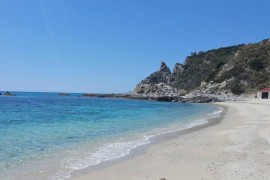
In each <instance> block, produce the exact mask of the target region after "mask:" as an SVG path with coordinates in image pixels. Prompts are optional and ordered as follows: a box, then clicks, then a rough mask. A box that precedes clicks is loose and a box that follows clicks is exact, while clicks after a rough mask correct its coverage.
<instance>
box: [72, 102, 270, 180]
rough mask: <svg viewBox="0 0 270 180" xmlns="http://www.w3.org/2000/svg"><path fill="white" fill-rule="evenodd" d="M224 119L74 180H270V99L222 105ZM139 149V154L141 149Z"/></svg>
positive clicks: (166, 139) (169, 139)
mask: <svg viewBox="0 0 270 180" xmlns="http://www.w3.org/2000/svg"><path fill="white" fill-rule="evenodd" d="M217 105H220V106H223V107H225V110H224V112H223V115H222V117H221V119H216V121H217V122H210V123H209V124H207V125H203V126H202V127H197V128H192V129H190V130H189V131H188V132H186V133H181V132H179V133H178V134H177V133H174V135H172V136H171V137H170V138H164V139H163V140H160V141H159V142H157V143H152V144H151V145H149V146H147V147H146V148H145V149H144V150H141V152H137V153H136V149H135V150H134V151H133V152H131V153H130V155H129V157H127V158H124V159H122V160H121V159H120V160H118V161H115V162H112V163H107V164H106V163H104V165H102V164H101V165H100V166H98V167H96V168H88V169H85V170H82V171H80V173H79V174H77V175H76V176H73V177H72V178H71V179H76V180H88V179H100V180H102V179H111V180H112V179H115V180H126V179H129V180H132V179H134V180H137V179H149V180H159V179H162V178H165V179H167V180H178V179H208V180H209V179H269V178H270V171H269V169H270V101H268V100H249V101H238V102H221V103H217ZM137 151H139V150H138V149H137Z"/></svg>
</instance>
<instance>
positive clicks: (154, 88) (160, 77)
mask: <svg viewBox="0 0 270 180" xmlns="http://www.w3.org/2000/svg"><path fill="white" fill-rule="evenodd" d="M174 82H175V74H173V73H171V70H170V69H169V68H168V66H167V65H166V64H165V63H164V62H161V66H160V69H159V71H156V72H154V73H153V74H151V75H150V76H148V77H147V78H145V79H144V80H142V81H141V82H140V83H139V84H138V85H137V86H136V88H135V90H134V93H133V95H134V96H138V97H146V98H157V97H178V96H181V95H183V94H185V91H183V90H181V89H178V88H174V87H173V86H172V85H173V83H174Z"/></svg>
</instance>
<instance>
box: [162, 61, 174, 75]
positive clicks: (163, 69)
mask: <svg viewBox="0 0 270 180" xmlns="http://www.w3.org/2000/svg"><path fill="white" fill-rule="evenodd" d="M159 71H160V72H165V73H168V74H171V70H170V69H169V68H168V66H167V65H166V63H165V62H161V66H160V70H159Z"/></svg>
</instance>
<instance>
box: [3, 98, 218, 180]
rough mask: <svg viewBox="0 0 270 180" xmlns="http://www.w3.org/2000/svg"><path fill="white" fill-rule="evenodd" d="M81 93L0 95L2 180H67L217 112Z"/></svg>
mask: <svg viewBox="0 0 270 180" xmlns="http://www.w3.org/2000/svg"><path fill="white" fill-rule="evenodd" d="M78 95H79V94H71V96H58V95H57V94H56V93H17V96H15V97H4V96H0V145H1V146H0V160H1V161H0V177H1V179H66V178H68V177H69V176H70V173H71V172H72V171H74V170H78V169H83V168H85V167H88V166H92V165H95V164H99V163H101V162H103V161H107V160H110V159H115V158H119V157H122V156H124V155H127V154H128V153H129V151H130V150H131V149H133V148H135V147H137V146H140V145H144V144H148V143H150V140H149V138H150V137H153V136H155V135H158V134H162V133H164V132H170V131H175V130H177V129H185V128H189V127H191V126H194V125H196V124H203V123H206V122H207V121H206V119H207V118H211V117H213V116H214V115H215V114H217V112H219V109H218V107H217V106H214V105H210V104H181V103H167V102H154V101H142V100H127V99H101V98H80V97H78Z"/></svg>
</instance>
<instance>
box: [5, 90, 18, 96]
mask: <svg viewBox="0 0 270 180" xmlns="http://www.w3.org/2000/svg"><path fill="white" fill-rule="evenodd" d="M3 95H4V96H16V95H15V94H12V93H11V92H9V91H7V92H5V93H4V94H3Z"/></svg>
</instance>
